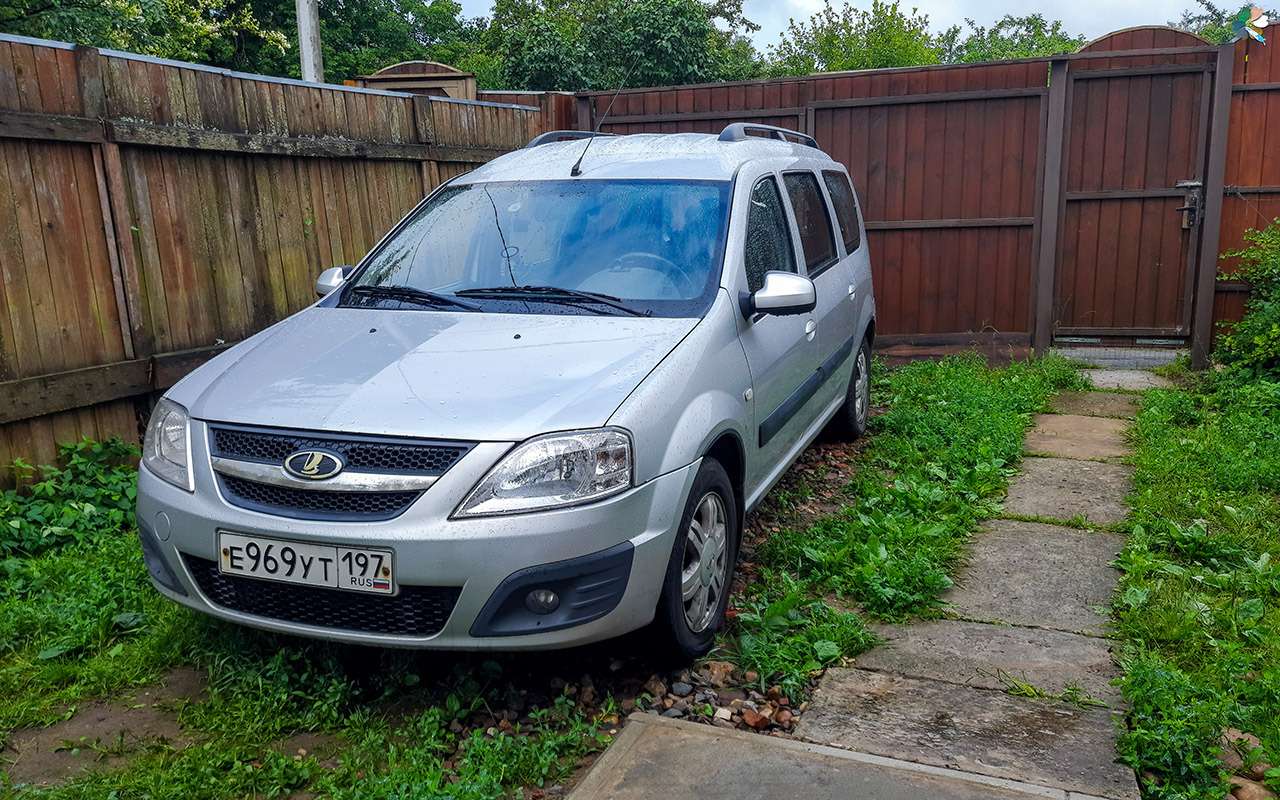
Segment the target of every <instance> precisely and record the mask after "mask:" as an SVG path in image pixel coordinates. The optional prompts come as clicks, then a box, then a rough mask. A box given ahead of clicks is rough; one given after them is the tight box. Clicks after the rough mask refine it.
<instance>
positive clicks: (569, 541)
mask: <svg viewBox="0 0 1280 800" xmlns="http://www.w3.org/2000/svg"><path fill="white" fill-rule="evenodd" d="M191 425H192V430H191V445H192V462H193V464H194V470H195V492H194V493H189V492H186V491H183V490H182V489H178V488H176V487H174V486H172V485H170V484H168V483H166V482H164V481H162V480H160V479H159V478H157V477H156V476H155V475H153V474H152V473H151V472H150V471H148V470H147V469H146V467H145V466H144V467H143V468H142V469H140V470H139V475H138V524H139V527H140V528H141V529H142V531H143V535H144V536H150V537H152V542H151V545H150V548H149V549H150V550H151V551H152V552H151V553H150V554H149V555H150V556H151V559H150V560H154V558H155V557H156V555H157V554H158V556H159V557H160V558H161V559H163V567H164V569H160V570H158V571H157V570H156V569H155V568H154V567H155V566H158V565H149V566H152V567H153V568H152V571H151V574H152V583H153V584H154V585H155V586H156V589H157V590H158V591H160V592H161V593H162V594H164V595H165V596H167V597H169V598H171V599H172V600H175V601H176V602H179V603H182V604H184V605H187V606H190V607H191V608H194V609H196V610H198V611H202V612H204V613H206V614H210V615H212V616H215V617H219V618H221V619H225V620H228V621H231V622H236V623H240V624H243V625H249V626H252V627H256V628H262V629H264V630H270V631H277V632H280V633H289V634H295V635H301V636H311V637H317V638H324V639H331V640H335V641H344V642H352V643H358V644H368V645H381V646H392V647H420V648H435V649H462V650H481V649H494V650H517V649H554V648H562V647H568V646H572V645H578V644H585V643H587V642H592V641H597V640H600V639H607V638H610V637H613V636H618V635H620V634H623V633H626V632H628V631H631V630H635V629H636V628H639V627H642V626H643V625H645V624H647V623H648V622H650V621H651V620H652V619H653V615H654V610H655V608H656V606H657V602H658V595H659V592H660V590H661V588H662V582H663V578H664V576H665V574H666V569H667V563H668V560H669V558H670V555H671V548H672V543H673V540H674V536H675V532H676V528H677V526H678V525H679V522H680V516H681V512H682V511H683V509H684V504H685V498H686V497H687V496H688V493H689V489H690V486H691V485H692V483H693V479H694V477H695V475H696V473H697V466H698V465H697V464H696V463H695V464H692V465H689V466H687V467H684V468H682V469H678V470H675V471H673V472H669V473H667V474H665V475H661V476H659V477H657V478H654V479H653V480H650V481H648V482H647V483H645V484H642V485H640V486H637V487H634V488H632V489H630V490H629V491H626V492H624V493H622V494H619V495H616V496H614V497H610V498H608V499H606V500H603V501H601V502H598V503H592V504H589V505H584V506H578V507H574V508H567V509H559V510H555V511H543V512H535V513H530V514H519V515H513V516H508V517H489V518H480V519H449V515H450V514H451V513H452V511H453V510H454V509H455V508H456V507H457V506H458V504H459V503H460V502H461V501H462V499H463V497H465V495H466V494H467V493H468V492H469V491H470V490H471V488H472V487H473V486H474V485H475V484H476V482H477V481H479V480H480V478H481V477H482V476H483V475H484V474H485V472H487V471H488V469H489V468H490V467H491V466H492V465H493V464H495V463H496V462H497V460H498V459H499V458H501V457H502V455H503V454H505V453H506V451H507V450H509V449H510V447H511V446H512V445H511V444H509V443H481V444H478V445H476V446H475V447H474V448H472V450H471V451H470V452H469V453H468V454H467V455H466V456H465V457H463V458H462V459H461V460H460V461H459V462H458V463H457V464H455V465H454V466H453V467H452V468H451V469H450V470H449V471H448V472H446V473H445V474H444V475H443V476H442V477H441V478H440V479H439V480H438V481H436V483H435V484H434V485H433V486H431V488H430V489H428V490H427V491H426V492H425V493H424V494H423V495H422V497H420V498H419V499H418V500H417V501H416V502H415V503H414V504H413V505H412V506H410V507H409V509H408V510H407V511H406V512H405V513H403V514H402V515H400V516H399V517H396V518H395V519H391V520H386V521H382V522H325V521H312V520H296V519H290V518H287V517H281V516H275V515H270V514H263V513H259V512H255V511H249V510H246V509H242V508H237V507H235V506H232V505H230V504H228V503H227V502H226V501H225V500H223V499H222V497H221V495H220V494H219V491H218V488H217V481H216V479H215V477H214V473H213V471H212V468H211V467H210V465H209V455H208V451H207V444H206V443H207V432H206V429H205V425H204V424H203V423H202V422H200V421H197V420H193V421H192V423H191ZM218 531H232V532H237V533H246V534H259V535H262V536H270V537H275V538H284V539H291V540H298V541H305V542H316V543H323V544H345V545H351V546H356V547H386V548H390V549H392V550H394V551H395V559H396V579H397V581H398V584H399V586H400V587H410V586H414V587H442V588H451V589H453V590H455V591H454V592H451V593H450V594H451V596H452V594H454V593H456V596H457V600H456V603H454V604H453V606H452V611H451V612H448V619H447V621H445V623H444V626H443V628H441V629H440V630H439V632H438V633H435V634H433V635H430V636H417V635H400V634H388V633H373V632H368V631H357V630H350V629H344V628H342V627H340V626H336V625H333V626H331V625H325V626H319V625H310V624H303V623H299V622H289V621H282V620H280V619H276V618H272V617H269V616H260V615H257V614H250V613H243V612H242V611H238V610H235V609H231V608H227V607H225V606H222V605H219V604H218V603H217V602H216V601H215V600H214V599H212V598H210V597H209V596H208V594H207V593H206V592H204V591H202V590H201V586H200V583H199V581H198V580H197V576H196V575H194V574H193V572H192V567H191V564H192V563H193V561H192V559H205V560H208V561H214V562H216V560H217V558H218V553H217V533H218ZM628 550H629V556H630V558H629V562H630V563H629V565H623V566H622V567H619V563H620V562H619V557H618V554H619V553H621V552H625V551H628ZM624 560H625V559H624ZM561 562H569V567H568V571H567V572H566V571H565V565H564V564H563V563H561ZM195 563H198V562H195ZM574 564H577V565H585V573H584V570H583V569H575V568H574V566H573V565H574ZM592 569H596V570H597V572H599V571H600V570H604V572H607V573H608V574H609V575H613V576H614V577H615V578H616V577H617V576H618V575H619V570H620V569H621V570H622V571H624V572H625V580H624V582H625V590H623V591H622V596H621V599H620V600H618V601H617V604H616V605H615V606H612V608H611V610H608V611H607V613H605V612H602V615H601V614H596V615H595V616H592V615H591V614H590V613H586V614H582V615H580V616H578V617H572V616H569V617H566V616H565V615H558V616H557V617H556V621H555V622H554V623H553V624H551V625H549V626H548V627H550V628H552V629H551V630H547V629H542V630H540V631H538V632H534V633H521V634H519V635H505V633H506V632H507V631H510V630H512V629H513V628H512V627H511V626H512V619H513V617H512V616H511V614H510V613H504V614H500V615H498V616H499V617H500V618H499V619H498V621H497V622H496V623H495V622H494V616H495V614H496V613H497V612H496V611H495V604H496V605H497V606H501V605H503V598H504V596H505V595H506V594H507V593H508V592H509V591H510V590H511V588H512V587H513V586H523V585H524V584H523V583H521V582H520V581H522V580H527V576H529V575H531V574H532V575H534V576H538V575H543V576H549V579H559V580H572V579H573V576H574V574H577V573H584V574H594V573H591V570H592ZM166 570H167V572H168V573H171V576H172V579H173V581H174V582H176V584H177V586H176V590H175V589H174V588H170V587H168V586H166V585H165V583H166V582H167V579H168V577H169V576H167V575H165V571H166ZM609 570H612V572H609ZM517 573H520V575H517ZM157 576H159V577H160V578H162V579H163V580H158V579H157ZM508 578H511V579H512V581H508V580H507V579H508ZM504 582H506V583H505V585H504ZM596 583H597V582H596V581H589V582H587V583H585V584H584V585H588V588H590V587H594V586H595V585H596ZM617 583H618V582H617V581H616V580H615V582H614V585H615V586H616V585H617ZM206 585H207V584H206ZM500 587H502V588H503V591H502V592H498V590H499V588H500ZM317 591H321V592H325V593H326V594H325V597H324V599H326V600H328V599H329V597H330V596H332V597H334V598H335V599H336V598H339V597H342V596H347V595H350V594H354V593H348V592H345V591H343V590H337V589H320V590H317ZM402 593H403V588H402ZM495 594H497V595H498V596H496V597H495ZM356 596H360V595H356ZM491 601H492V602H491ZM610 602H612V601H610ZM487 604H488V605H489V606H490V608H488V609H486V605H487ZM506 606H507V607H508V612H509V611H510V606H511V604H510V603H507V604H506ZM516 621H517V622H518V620H516ZM517 627H520V626H517Z"/></svg>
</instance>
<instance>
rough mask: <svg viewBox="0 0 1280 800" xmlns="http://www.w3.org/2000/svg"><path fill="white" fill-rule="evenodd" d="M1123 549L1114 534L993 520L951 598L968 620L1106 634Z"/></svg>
mask: <svg viewBox="0 0 1280 800" xmlns="http://www.w3.org/2000/svg"><path fill="white" fill-rule="evenodd" d="M1123 546H1124V538H1123V537H1121V536H1118V535H1116V534H1111V533H1098V532H1094V531H1081V530H1075V529H1074V528H1064V527H1062V526H1059V525H1044V524H1041V523H1038V522H1018V521H1014V520H1004V519H998V520H991V521H990V522H987V523H986V524H985V525H983V528H982V530H981V531H980V532H979V533H978V535H977V536H976V537H975V538H974V541H973V545H972V548H971V551H970V561H969V563H968V564H967V565H966V566H965V568H964V569H963V570H962V571H961V573H960V576H959V577H958V578H957V579H956V585H955V587H954V588H952V589H951V590H950V591H948V592H947V593H946V595H944V598H945V599H946V601H947V602H948V603H949V604H950V605H951V608H952V610H953V611H954V613H955V614H956V615H957V616H959V617H961V618H962V619H967V620H975V621H979V622H992V623H996V624H1003V625H1025V626H1028V627H1033V628H1048V629H1050V630H1055V631H1066V632H1068V633H1084V634H1088V635H1090V636H1103V635H1105V634H1106V625H1107V611H1106V606H1107V605H1108V604H1109V603H1110V601H1111V594H1112V591H1113V590H1114V589H1115V584H1116V575H1115V572H1114V570H1112V569H1111V567H1110V563H1111V561H1112V560H1114V559H1115V557H1116V556H1117V555H1119V553H1120V550H1121V548H1122V547H1123Z"/></svg>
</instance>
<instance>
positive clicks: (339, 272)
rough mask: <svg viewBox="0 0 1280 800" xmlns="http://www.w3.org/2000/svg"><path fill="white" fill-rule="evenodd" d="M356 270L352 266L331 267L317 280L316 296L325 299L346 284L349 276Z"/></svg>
mask: <svg viewBox="0 0 1280 800" xmlns="http://www.w3.org/2000/svg"><path fill="white" fill-rule="evenodd" d="M353 269H355V267H352V266H341V267H329V268H328V269H326V270H325V271H324V272H321V273H320V277H318V278H316V294H317V295H319V296H320V297H324V296H325V295H327V294H328V293H329V292H332V291H333V290H334V289H337V288H338V287H339V286H341V285H342V284H343V283H345V282H346V280H347V276H348V275H350V274H351V271H352V270H353Z"/></svg>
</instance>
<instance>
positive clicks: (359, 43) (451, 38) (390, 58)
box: [226, 0, 467, 82]
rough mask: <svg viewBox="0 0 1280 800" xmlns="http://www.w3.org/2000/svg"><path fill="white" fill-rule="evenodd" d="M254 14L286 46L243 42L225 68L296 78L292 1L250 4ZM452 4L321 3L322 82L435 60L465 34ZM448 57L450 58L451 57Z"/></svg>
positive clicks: (436, 0)
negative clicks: (286, 34)
mask: <svg viewBox="0 0 1280 800" xmlns="http://www.w3.org/2000/svg"><path fill="white" fill-rule="evenodd" d="M252 2H253V3H254V13H255V15H256V16H257V17H258V18H259V19H262V20H263V21H264V22H265V23H266V24H268V25H270V26H271V27H273V28H275V29H277V30H282V31H289V32H290V36H289V38H288V39H287V40H286V46H285V47H284V48H281V49H275V50H265V49H263V48H260V47H256V46H255V43H254V42H243V43H241V46H240V47H238V48H237V54H236V57H235V58H232V59H230V60H229V61H230V63H227V64H226V66H232V67H234V68H236V69H244V70H248V71H252V72H264V73H267V74H270V75H290V76H293V77H297V76H298V75H299V74H300V70H299V62H298V42H297V36H296V34H294V33H293V31H295V30H296V29H297V16H296V15H295V11H294V4H293V0H252ZM461 12H462V7H461V6H460V5H459V4H458V3H457V2H456V0H323V2H321V3H320V44H321V47H322V52H323V55H324V73H325V80H328V81H331V82H339V81H343V80H346V79H349V78H354V77H356V76H357V75H367V74H369V73H371V72H376V71H377V70H379V69H381V68H383V67H385V66H388V65H390V64H395V63H397V62H400V61H411V60H415V59H426V60H437V59H436V57H435V54H436V52H437V51H444V50H447V49H448V48H449V47H450V46H451V45H454V44H455V43H456V42H457V41H458V40H459V39H461V38H462V37H463V36H464V35H465V34H466V31H467V29H466V26H465V25H464V23H463V21H462V20H461V18H460V14H461ZM451 54H452V53H451Z"/></svg>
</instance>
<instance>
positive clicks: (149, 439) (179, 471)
mask: <svg viewBox="0 0 1280 800" xmlns="http://www.w3.org/2000/svg"><path fill="white" fill-rule="evenodd" d="M190 427H191V426H190V424H189V422H188V419H187V410H186V409H185V408H183V407H182V406H180V405H178V404H177V403H174V402H172V401H170V400H165V399H163V398H161V400H160V402H158V403H156V407H155V409H153V410H152V412H151V419H150V420H149V421H148V422H147V435H146V437H145V438H144V439H143V442H142V463H144V464H146V465H147V468H148V469H150V470H151V471H152V472H154V473H155V474H156V475H158V476H160V477H161V478H163V479H164V480H166V481H168V482H169V483H172V484H173V485H174V486H177V487H178V488H179V489H186V490H187V491H188V492H190V491H194V490H195V486H193V485H192V483H191V432H190Z"/></svg>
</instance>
